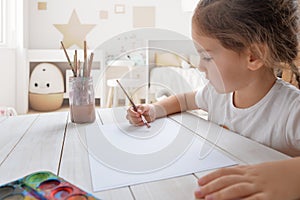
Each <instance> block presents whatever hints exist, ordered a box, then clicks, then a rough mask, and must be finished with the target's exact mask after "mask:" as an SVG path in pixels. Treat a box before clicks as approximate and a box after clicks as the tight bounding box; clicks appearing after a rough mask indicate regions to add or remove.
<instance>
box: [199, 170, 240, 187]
mask: <svg viewBox="0 0 300 200" xmlns="http://www.w3.org/2000/svg"><path fill="white" fill-rule="evenodd" d="M233 174H236V175H241V174H243V171H242V170H241V167H228V168H222V169H219V170H216V171H214V172H212V173H209V174H207V175H205V176H203V177H202V178H200V179H198V184H199V185H200V186H203V185H205V184H207V183H209V182H211V181H213V180H215V179H217V178H220V177H222V176H226V175H233Z"/></svg>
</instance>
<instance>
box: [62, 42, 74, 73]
mask: <svg viewBox="0 0 300 200" xmlns="http://www.w3.org/2000/svg"><path fill="white" fill-rule="evenodd" d="M60 43H61V46H62V48H63V50H64V52H65V55H66V57H67V60H68V63H69V65H70V67H71V69H72V71H73V74H74V76H76V72H75V70H74V67H73V65H72V63H71V60H70V58H69V55H68V53H67V50H66V48H65V46H64V43H63V42H62V41H60Z"/></svg>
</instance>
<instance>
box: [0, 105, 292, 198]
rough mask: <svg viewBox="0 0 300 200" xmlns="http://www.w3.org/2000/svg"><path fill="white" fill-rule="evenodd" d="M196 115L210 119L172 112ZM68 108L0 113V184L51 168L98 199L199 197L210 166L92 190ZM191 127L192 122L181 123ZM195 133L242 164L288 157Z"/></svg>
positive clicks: (101, 113)
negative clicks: (196, 192)
mask: <svg viewBox="0 0 300 200" xmlns="http://www.w3.org/2000/svg"><path fill="white" fill-rule="evenodd" d="M109 111H110V109H98V110H97V114H98V115H97V119H98V120H100V121H101V123H103V124H105V123H108V122H111V121H110V120H111V117H106V115H108V114H109V113H110V112H109ZM183 115H184V116H186V117H188V118H190V119H191V120H190V121H191V123H193V122H194V121H195V120H197V123H199V124H200V128H201V129H202V130H208V129H207V127H211V123H210V122H208V121H206V120H204V119H202V118H200V117H199V116H197V115H196V114H195V113H181V114H176V115H172V116H170V118H171V119H172V120H174V121H176V122H178V123H181V122H180V118H181V117H182V116H183ZM71 125H72V123H71V122H70V119H69V112H52V113H42V114H29V115H19V116H14V117H2V118H0V185H2V184H5V183H8V182H11V181H13V180H16V179H19V178H21V177H23V176H25V175H27V174H30V173H33V172H36V171H42V170H47V171H51V172H53V173H54V174H56V175H58V176H60V177H62V178H64V179H65V180H67V181H69V182H71V183H73V184H74V185H76V186H78V187H80V188H81V189H83V190H85V191H87V192H89V193H92V194H94V195H95V196H96V197H99V198H100V199H104V200H108V199H114V200H115V199H122V200H124V199H132V200H134V199H141V200H148V199H149V200H150V199H153V200H154V199H155V200H158V199H163V200H168V199H172V200H174V199H185V200H188V199H195V198H194V190H195V189H196V188H197V177H201V176H203V175H204V174H207V173H208V172H210V171H209V170H208V171H204V172H199V173H193V174H189V175H186V176H180V177H176V178H171V179H165V180H160V181H154V182H149V183H143V184H138V185H132V186H128V187H122V188H116V189H112V190H106V191H102V192H95V193H94V192H93V191H92V182H91V173H90V166H89V157H88V152H87V150H86V147H85V146H84V145H85V144H84V143H85V142H86V141H82V138H84V137H81V136H80V135H79V134H80V133H78V132H77V133H76V132H75V131H74V129H72V128H70V127H71ZM182 125H183V126H186V127H189V124H182ZM194 134H196V135H197V136H199V137H201V138H203V139H205V140H207V141H208V142H213V143H214V144H215V148H217V149H218V150H219V151H221V152H222V153H223V154H225V155H227V156H229V157H230V158H231V159H233V160H235V161H236V162H237V163H239V164H256V163H261V162H266V161H273V160H281V159H286V158H289V157H288V156H286V155H284V154H282V153H280V152H277V151H275V150H273V149H270V148H268V147H265V146H263V145H261V144H258V143H256V142H254V141H252V140H249V139H247V138H245V137H242V136H240V135H238V134H236V133H233V132H230V131H227V130H225V129H224V132H223V133H222V134H221V135H219V136H218V138H217V140H216V137H214V136H210V137H207V133H205V131H202V132H195V133H194ZM211 134H213V133H211Z"/></svg>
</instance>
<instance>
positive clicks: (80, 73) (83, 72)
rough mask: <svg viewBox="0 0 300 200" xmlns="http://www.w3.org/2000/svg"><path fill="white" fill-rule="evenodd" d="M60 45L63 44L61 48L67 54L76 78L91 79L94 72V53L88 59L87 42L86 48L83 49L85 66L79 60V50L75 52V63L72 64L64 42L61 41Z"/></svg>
mask: <svg viewBox="0 0 300 200" xmlns="http://www.w3.org/2000/svg"><path fill="white" fill-rule="evenodd" d="M60 43H61V46H62V48H63V50H64V52H65V55H66V57H67V60H68V63H69V66H70V67H71V69H72V71H73V74H74V77H90V75H91V70H92V63H93V57H94V53H91V54H90V56H89V58H88V56H87V46H86V41H84V48H83V52H84V53H83V54H84V61H83V64H81V63H80V60H79V59H78V55H77V50H75V53H74V61H73V63H72V62H71V60H70V57H69V55H68V52H67V50H66V48H65V46H64V44H63V42H62V41H61V42H60Z"/></svg>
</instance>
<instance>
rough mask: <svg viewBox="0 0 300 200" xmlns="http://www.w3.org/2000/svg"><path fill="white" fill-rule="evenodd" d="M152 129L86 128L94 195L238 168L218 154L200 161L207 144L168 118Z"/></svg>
mask: <svg viewBox="0 0 300 200" xmlns="http://www.w3.org/2000/svg"><path fill="white" fill-rule="evenodd" d="M151 126H152V127H151V128H150V129H147V128H146V127H145V126H143V127H133V126H131V125H130V124H129V123H128V122H127V123H125V122H124V123H118V125H116V124H107V125H101V124H100V125H99V123H93V124H90V125H88V126H86V130H85V131H86V139H87V145H88V150H89V160H90V168H91V176H92V185H93V190H94V192H97V191H102V190H107V189H113V188H117V187H122V186H128V185H134V184H139V183H144V182H149V181H156V180H161V179H166V178H171V177H176V176H182V175H186V174H190V173H194V172H199V171H204V170H209V169H215V168H220V167H225V166H231V165H235V164H236V162H234V161H233V160H231V159H230V158H228V157H227V156H225V155H223V154H222V153H220V152H219V151H217V150H212V151H211V152H210V153H209V154H208V155H207V156H206V157H204V158H201V159H200V150H201V148H203V145H204V142H203V140H201V139H200V138H199V137H198V136H195V135H194V134H193V133H191V132H190V131H189V130H187V129H186V128H184V127H182V126H180V125H179V124H178V123H176V122H174V121H172V120H170V119H168V118H164V119H160V120H156V121H155V122H154V123H151ZM205 145H209V144H208V143H205ZM206 148H207V147H206Z"/></svg>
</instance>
